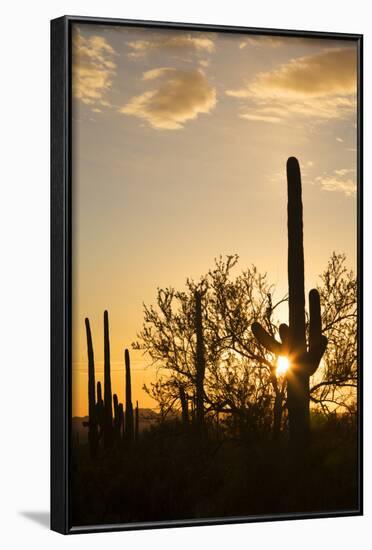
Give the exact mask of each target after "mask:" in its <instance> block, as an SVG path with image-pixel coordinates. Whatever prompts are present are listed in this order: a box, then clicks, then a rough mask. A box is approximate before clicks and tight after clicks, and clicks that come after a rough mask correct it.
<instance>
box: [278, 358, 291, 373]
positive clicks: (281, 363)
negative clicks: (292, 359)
mask: <svg viewBox="0 0 372 550" xmlns="http://www.w3.org/2000/svg"><path fill="white" fill-rule="evenodd" d="M288 369H289V359H288V357H284V356H283V355H279V357H278V362H277V365H276V374H277V375H278V376H283V375H284V374H285V373H286V372H287V370H288Z"/></svg>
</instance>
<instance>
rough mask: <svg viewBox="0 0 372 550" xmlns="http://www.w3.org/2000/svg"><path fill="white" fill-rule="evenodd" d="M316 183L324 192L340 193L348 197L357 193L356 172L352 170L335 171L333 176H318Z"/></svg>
mask: <svg viewBox="0 0 372 550" xmlns="http://www.w3.org/2000/svg"><path fill="white" fill-rule="evenodd" d="M315 181H316V182H317V183H318V184H319V185H320V186H321V188H322V189H323V190H324V191H339V192H342V193H344V194H345V195H347V196H353V195H355V193H356V180H355V170H354V169H352V168H341V169H339V170H334V171H333V172H332V173H331V174H324V175H323V176H318V177H317V178H315Z"/></svg>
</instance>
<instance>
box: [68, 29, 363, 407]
mask: <svg viewBox="0 0 372 550" xmlns="http://www.w3.org/2000/svg"><path fill="white" fill-rule="evenodd" d="M292 155H294V156H297V157H298V158H299V160H300V163H301V166H302V173H303V200H304V224H305V262H306V265H305V267H306V286H307V289H309V288H311V287H313V286H314V285H316V284H317V282H318V279H317V277H318V275H319V274H320V273H321V272H322V271H323V270H324V268H325V266H326V263H327V260H328V258H329V256H330V254H331V253H332V251H333V250H335V251H337V252H345V253H346V254H347V258H348V264H349V266H350V267H351V268H353V269H355V265H356V196H355V190H356V47H355V45H354V44H353V43H352V42H339V41H334V40H319V39H310V38H307V39H304V38H295V37H293V38H280V37H263V36H253V35H252V36H251V35H240V34H231V35H230V34H222V33H201V32H198V31H192V32H184V31H182V32H181V31H171V30H161V31H160V30H150V29H149V30H144V29H140V28H137V29H133V28H132V29H126V28H125V27H109V26H103V25H81V26H76V25H75V28H74V47H73V153H72V167H73V178H72V187H73V365H72V368H73V415H85V414H86V412H87V357H86V341H85V329H84V318H85V317H86V316H88V317H89V319H90V321H91V326H92V334H93V342H94V346H95V357H96V371H97V379H99V380H102V371H103V311H104V309H108V310H109V316H110V329H111V359H112V383H113V391H114V392H116V393H118V396H119V400H123V391H124V375H123V350H124V348H125V347H129V348H130V346H131V343H132V342H133V341H134V340H135V339H136V334H137V333H138V332H139V330H140V329H141V325H142V317H143V315H142V313H143V307H142V304H143V303H146V304H151V303H154V302H155V298H156V289H157V287H164V286H173V287H176V288H180V287H183V285H184V282H185V279H186V277H195V278H199V276H200V275H202V274H203V273H205V272H206V271H207V270H208V269H209V268H210V267H211V266H212V265H213V261H214V258H215V257H217V256H219V255H220V254H223V255H224V254H233V253H238V254H239V256H240V261H239V264H238V266H237V268H236V273H238V271H239V270H241V269H243V268H244V267H245V266H247V265H248V264H252V263H254V264H256V265H257V267H258V268H259V270H260V271H262V272H264V271H267V272H268V274H269V280H270V282H272V283H274V284H276V286H277V289H278V295H281V294H282V293H284V292H285V291H286V246H287V245H286V181H285V163H286V159H287V157H288V156H292ZM263 244H264V246H262V245H263ZM131 357H132V366H133V369H132V379H133V380H132V386H133V399H134V401H135V400H137V399H138V400H139V403H140V407H153V406H154V402H153V401H152V400H150V399H149V398H148V396H147V395H146V394H145V393H144V392H143V391H142V385H143V383H144V382H146V383H149V382H150V381H151V380H153V379H154V376H155V371H154V369H153V368H151V367H150V368H149V367H148V365H149V360H148V359H147V358H146V357H142V356H141V354H140V353H138V352H131Z"/></svg>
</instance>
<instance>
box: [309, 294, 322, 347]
mask: <svg viewBox="0 0 372 550" xmlns="http://www.w3.org/2000/svg"><path fill="white" fill-rule="evenodd" d="M309 311H310V322H309V352H310V353H311V352H312V351H313V350H314V349H316V348H318V347H319V345H320V341H321V337H322V319H321V316H320V297H319V292H318V291H317V290H316V289H315V288H313V289H312V290H310V292H309Z"/></svg>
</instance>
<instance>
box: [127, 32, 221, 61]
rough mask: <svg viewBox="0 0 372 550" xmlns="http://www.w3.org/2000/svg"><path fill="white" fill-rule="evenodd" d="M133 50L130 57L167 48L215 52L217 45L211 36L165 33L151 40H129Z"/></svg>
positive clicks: (183, 50) (177, 51) (181, 50)
mask: <svg viewBox="0 0 372 550" xmlns="http://www.w3.org/2000/svg"><path fill="white" fill-rule="evenodd" d="M127 45H128V46H129V48H130V49H131V50H132V51H131V52H130V53H129V54H128V56H129V57H134V58H136V57H143V56H145V55H146V54H147V53H149V52H153V51H155V50H159V49H166V50H168V51H170V52H171V53H187V52H201V53H202V52H204V53H213V52H214V51H215V45H214V42H213V40H212V39H211V38H209V37H207V36H204V35H197V36H193V35H191V34H179V33H177V34H169V35H168V34H167V35H165V34H163V35H156V36H154V37H153V38H152V39H151V40H133V41H131V42H127Z"/></svg>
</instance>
